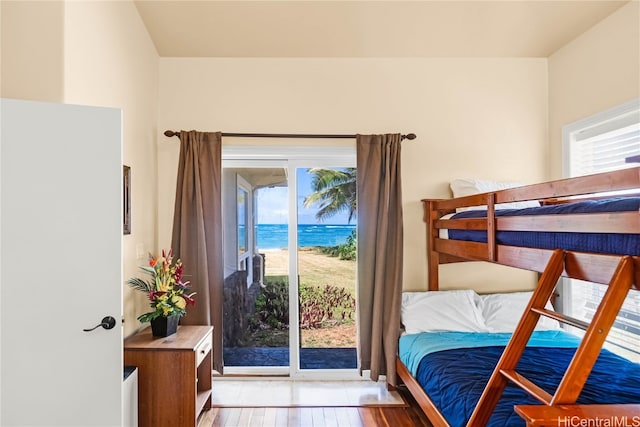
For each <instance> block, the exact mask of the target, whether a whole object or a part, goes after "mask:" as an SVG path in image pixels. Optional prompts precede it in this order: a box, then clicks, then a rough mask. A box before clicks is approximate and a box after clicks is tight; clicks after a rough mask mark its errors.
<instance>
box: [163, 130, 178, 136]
mask: <svg viewBox="0 0 640 427" xmlns="http://www.w3.org/2000/svg"><path fill="white" fill-rule="evenodd" d="M164 136H168V137H169V138H171V137H172V136H178V137H179V136H180V132H174V131H172V130H165V131H164Z"/></svg>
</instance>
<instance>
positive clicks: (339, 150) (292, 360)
mask: <svg viewBox="0 0 640 427" xmlns="http://www.w3.org/2000/svg"><path fill="white" fill-rule="evenodd" d="M222 164H223V168H225V167H240V166H242V167H275V166H277V167H284V168H287V173H288V180H287V181H288V188H289V189H290V191H289V192H288V211H289V216H288V221H289V225H290V227H289V233H288V239H289V241H288V246H289V284H290V286H289V366H288V367H239V368H234V367H225V373H229V374H233V375H236V374H247V375H249V374H256V375H260V374H261V375H284V376H287V375H288V376H289V378H291V379H340V380H348V379H353V380H360V379H362V377H361V376H360V375H359V373H358V370H357V369H304V370H303V369H300V353H299V351H298V349H299V347H300V334H299V328H298V327H297V325H299V323H300V317H299V310H298V307H299V301H298V263H297V261H298V257H297V247H298V230H297V227H291V224H297V221H298V206H297V184H298V183H297V174H296V172H297V169H299V168H312V167H355V166H356V148H355V144H351V145H349V146H345V145H323V146H317V145H315V146H311V145H260V146H254V145H223V146H222ZM291 248H293V249H294V250H291ZM293 284H295V286H293ZM291 325H296V327H292V326H291Z"/></svg>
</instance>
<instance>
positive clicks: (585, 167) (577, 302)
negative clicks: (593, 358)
mask: <svg viewBox="0 0 640 427" xmlns="http://www.w3.org/2000/svg"><path fill="white" fill-rule="evenodd" d="M562 134H563V135H562V139H563V149H564V150H563V160H564V171H563V172H564V176H565V177H574V176H581V175H588V174H593V173H599V172H607V171H612V170H617V169H623V168H629V167H637V166H640V163H635V162H632V161H631V157H634V156H638V155H640V100H634V101H631V102H628V103H626V104H623V105H620V106H618V107H615V108H612V109H610V110H607V111H603V112H601V113H598V114H595V115H593V116H591V117H588V118H586V119H583V120H580V121H577V122H574V123H571V124H569V125H567V126H565V127H564V128H563V132H562ZM633 191H634V192H637V191H638V190H633ZM605 291H606V286H605V285H599V284H595V283H587V282H581V281H578V280H574V279H565V280H564V281H563V284H562V292H561V293H562V295H563V296H564V298H563V304H562V310H563V311H564V312H565V313H567V314H568V315H569V316H572V317H575V318H578V319H582V320H591V319H592V318H593V314H594V312H595V309H596V308H597V306H598V304H599V303H600V301H601V299H602V296H603V295H604V292H605ZM605 347H607V348H609V350H611V351H613V352H615V353H618V354H620V355H622V356H624V357H627V358H628V359H631V360H633V361H635V362H640V292H638V291H631V292H630V293H629V295H628V296H627V299H626V300H625V303H624V305H623V307H622V309H621V310H620V313H619V315H618V317H617V319H616V321H615V323H614V325H613V328H612V330H611V332H610V333H609V337H608V338H607V344H605Z"/></svg>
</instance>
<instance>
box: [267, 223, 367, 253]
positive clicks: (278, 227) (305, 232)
mask: <svg viewBox="0 0 640 427" xmlns="http://www.w3.org/2000/svg"><path fill="white" fill-rule="evenodd" d="M287 227H288V226H287V224H258V244H257V245H256V246H258V248H259V249H282V248H286V247H287V246H288V240H287V239H288V238H289V237H288V232H287ZM355 229H356V226H355V225H351V224H342V225H341V224H300V225H298V246H299V247H301V248H304V247H309V246H337V245H340V244H343V243H345V242H346V241H347V237H349V236H350V235H351V231H353V230H355Z"/></svg>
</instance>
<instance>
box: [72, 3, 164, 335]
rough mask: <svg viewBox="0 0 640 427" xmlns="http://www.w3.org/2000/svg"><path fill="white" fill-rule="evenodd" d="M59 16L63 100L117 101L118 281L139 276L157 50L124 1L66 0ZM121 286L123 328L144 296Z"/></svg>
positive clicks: (152, 191) (150, 176)
mask: <svg viewBox="0 0 640 427" xmlns="http://www.w3.org/2000/svg"><path fill="white" fill-rule="evenodd" d="M65 17H66V23H65V32H66V37H65V102H67V103H71V104H76V103H77V104H90V105H99V106H110V107H118V108H121V109H122V112H123V140H124V153H123V161H124V164H125V165H128V166H130V167H131V234H129V235H125V236H124V237H123V242H122V250H123V277H124V279H125V281H126V280H127V279H129V278H131V277H133V276H142V275H141V272H140V270H139V268H138V266H140V265H143V264H145V263H146V262H147V256H148V253H149V252H153V253H157V250H158V248H157V246H156V194H157V170H156V152H155V147H156V144H155V138H156V133H157V125H156V123H157V106H158V95H157V94H158V61H159V57H158V54H157V52H156V50H155V47H154V45H153V42H152V41H151V39H150V37H149V35H148V33H147V32H146V29H145V27H144V24H143V23H142V20H141V19H140V16H139V15H138V12H137V10H136V8H135V6H134V4H133V2H131V1H124V2H123V1H119V2H113V1H109V2H68V3H67V7H66V13H65ZM137 247H138V249H139V250H141V252H142V256H141V257H140V258H137V255H136V249H137ZM142 277H144V276H142ZM123 286H124V293H123V297H124V298H123V305H124V306H123V314H124V318H125V324H124V333H125V336H126V335H129V334H130V333H132V332H133V331H135V330H137V329H138V328H139V327H140V323H139V322H138V321H137V320H136V317H137V316H138V315H140V314H142V313H144V312H146V311H147V310H148V301H147V299H146V296H145V295H144V294H142V293H141V292H137V291H135V292H134V291H133V290H131V289H130V288H129V286H128V285H124V284H123Z"/></svg>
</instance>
